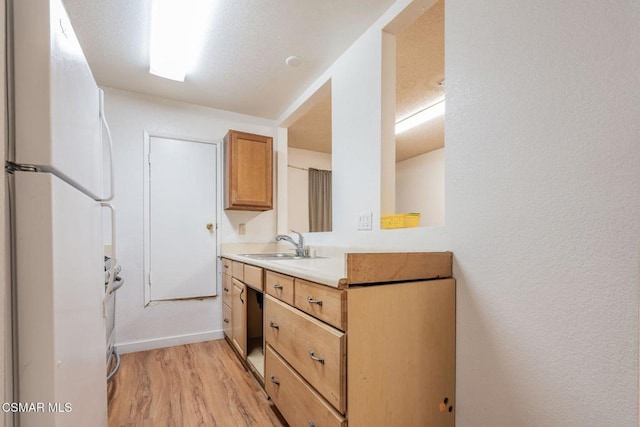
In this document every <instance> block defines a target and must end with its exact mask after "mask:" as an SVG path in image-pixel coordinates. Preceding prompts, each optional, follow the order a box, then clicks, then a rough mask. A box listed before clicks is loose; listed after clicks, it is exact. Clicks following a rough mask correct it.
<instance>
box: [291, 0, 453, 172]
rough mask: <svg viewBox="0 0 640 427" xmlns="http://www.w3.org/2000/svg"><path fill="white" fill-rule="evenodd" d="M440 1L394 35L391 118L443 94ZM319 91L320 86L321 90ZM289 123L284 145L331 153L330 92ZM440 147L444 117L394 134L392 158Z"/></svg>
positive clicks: (434, 99)
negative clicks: (394, 88) (394, 148)
mask: <svg viewBox="0 0 640 427" xmlns="http://www.w3.org/2000/svg"><path fill="white" fill-rule="evenodd" d="M443 80H444V0H439V1H438V2H436V3H435V4H434V5H433V6H432V7H430V8H429V9H427V10H426V11H425V12H424V13H423V14H421V15H420V16H419V17H418V18H417V19H416V20H415V21H414V22H413V23H411V24H410V25H408V26H407V27H406V28H404V29H403V30H402V31H400V32H399V33H398V34H396V121H398V120H401V119H403V118H405V117H408V116H410V115H412V114H414V113H415V112H417V111H420V110H422V109H423V108H425V107H428V106H430V105H432V104H434V103H435V102H437V101H438V100H440V99H442V97H444V87H443V86H441V85H440V84H439V83H440V82H442V81H443ZM323 90H324V89H323ZM311 103H312V104H313V103H315V104H314V106H313V107H311V108H310V109H309V110H308V111H307V112H306V113H305V114H304V115H302V116H301V117H300V118H298V119H297V120H296V121H295V122H294V123H293V124H292V125H291V126H289V146H290V147H295V148H302V149H305V150H312V151H321V152H324V153H330V152H331V96H330V90H329V94H328V95H325V96H323V98H322V100H321V101H318V100H317V99H314V100H313V101H312V102H311ZM442 147H444V117H439V118H436V119H433V120H431V121H429V122H427V123H424V124H422V125H420V126H417V127H415V128H413V129H411V130H408V131H406V132H404V133H402V134H400V135H397V136H396V161H402V160H406V159H409V158H411V157H415V156H418V155H420V154H424V153H428V152H429V151H433V150H436V149H438V148H442Z"/></svg>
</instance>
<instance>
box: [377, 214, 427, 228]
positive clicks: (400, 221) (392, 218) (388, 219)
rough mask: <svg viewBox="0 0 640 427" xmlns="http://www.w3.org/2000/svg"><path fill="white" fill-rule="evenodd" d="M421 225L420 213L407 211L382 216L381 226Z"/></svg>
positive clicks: (402, 226) (403, 226) (406, 226)
mask: <svg viewBox="0 0 640 427" xmlns="http://www.w3.org/2000/svg"><path fill="white" fill-rule="evenodd" d="M418 225H420V214H419V213H406V214H396V215H382V216H381V217H380V228H382V229H389V228H410V227H417V226H418Z"/></svg>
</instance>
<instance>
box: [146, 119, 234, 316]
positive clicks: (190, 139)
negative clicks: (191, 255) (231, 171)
mask: <svg viewBox="0 0 640 427" xmlns="http://www.w3.org/2000/svg"><path fill="white" fill-rule="evenodd" d="M151 138H165V139H176V140H179V141H186V142H196V143H201V144H210V145H214V146H215V150H216V161H215V165H214V166H215V168H216V183H215V189H216V200H215V207H216V208H215V210H216V223H215V227H216V228H215V230H216V232H215V234H216V235H215V240H216V253H217V254H220V218H221V217H222V197H223V194H222V192H223V188H222V178H223V176H222V167H221V165H222V162H221V160H222V157H221V156H222V139H211V140H205V139H201V138H193V137H189V136H176V135H171V134H168V133H164V132H153V131H146V130H145V131H144V138H143V157H142V163H143V173H142V175H143V187H144V189H143V205H144V208H143V211H144V213H143V220H142V229H143V268H142V283H143V284H144V306H145V307H147V306H148V305H155V304H162V303H168V302H176V301H179V300H168V301H151V284H150V281H149V277H150V274H151V230H150V226H151V197H150V196H151V189H150V175H149V173H150V169H149V149H150V144H151ZM218 264H219V263H218V262H217V260H216V265H218ZM219 270H220V269H219V268H216V296H218V295H220V283H219V282H220V281H219V280H218V277H217V276H219V274H220V271H219ZM185 301H189V299H186V300H185Z"/></svg>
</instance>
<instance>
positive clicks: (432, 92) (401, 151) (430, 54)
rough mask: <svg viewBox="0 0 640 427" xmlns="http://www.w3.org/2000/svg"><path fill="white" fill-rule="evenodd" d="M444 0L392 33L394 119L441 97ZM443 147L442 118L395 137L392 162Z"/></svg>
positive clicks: (418, 109) (411, 112)
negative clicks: (394, 44)
mask: <svg viewBox="0 0 640 427" xmlns="http://www.w3.org/2000/svg"><path fill="white" fill-rule="evenodd" d="M443 80H444V0H440V1H438V2H437V3H435V4H434V5H433V6H432V7H431V8H429V9H428V10H427V11H426V12H425V13H423V14H422V15H420V17H418V18H417V19H416V20H415V22H413V23H412V24H411V25H409V26H408V27H407V28H405V29H404V30H403V31H402V32H400V33H399V34H397V35H396V120H402V119H403V118H405V117H408V116H410V115H412V114H414V113H415V112H417V111H420V110H422V109H424V108H425V107H428V106H430V105H433V104H434V103H435V102H436V101H437V100H439V99H442V97H444V87H443V86H441V85H439V84H438V83H440V82H442V81H443ZM442 147H444V117H440V118H437V119H434V120H431V121H428V122H427V123H425V124H423V125H421V126H418V127H416V128H414V129H411V130H409V131H406V132H404V133H402V134H400V135H398V136H396V161H401V160H405V159H408V158H411V157H415V156H417V155H420V154H423V153H427V152H429V151H432V150H435V149H438V148H442Z"/></svg>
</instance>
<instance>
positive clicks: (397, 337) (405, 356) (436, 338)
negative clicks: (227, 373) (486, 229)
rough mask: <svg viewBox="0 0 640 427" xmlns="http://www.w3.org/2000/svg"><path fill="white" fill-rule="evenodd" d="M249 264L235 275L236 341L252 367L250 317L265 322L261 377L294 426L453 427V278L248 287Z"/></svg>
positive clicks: (284, 279)
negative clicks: (256, 316)
mask: <svg viewBox="0 0 640 427" xmlns="http://www.w3.org/2000/svg"><path fill="white" fill-rule="evenodd" d="M234 264H237V262H236V261H234ZM248 265H249V264H245V265H244V267H243V268H240V267H241V265H240V264H237V265H235V266H236V267H237V268H236V269H235V270H236V271H235V272H234V273H233V274H232V276H233V278H232V279H231V289H232V292H231V303H232V304H231V307H229V308H230V311H231V316H230V317H231V333H230V341H231V343H232V345H233V346H234V347H235V349H236V350H237V353H238V354H239V356H240V357H241V359H243V363H246V364H247V365H249V363H247V360H249V359H250V355H249V354H248V353H253V350H251V349H250V348H248V347H247V342H252V340H251V339H248V338H250V337H251V336H253V335H255V334H253V333H252V332H248V329H252V327H251V326H249V325H248V324H247V318H248V317H251V316H248V314H247V310H248V309H249V311H255V312H256V313H260V314H259V315H262V325H261V327H262V330H263V333H264V337H263V339H264V346H263V347H262V348H263V349H264V374H263V375H260V376H261V377H262V378H263V380H264V382H263V385H264V388H265V391H266V393H267V395H268V396H269V397H270V398H271V400H272V401H273V403H274V405H275V406H276V407H277V408H278V410H279V411H280V413H281V414H282V415H283V416H284V418H285V420H286V421H287V423H288V424H289V425H291V426H305V427H307V426H315V427H319V426H340V427H346V426H347V425H348V426H349V427H388V426H403V427H413V426H415V427H422V426H433V427H454V426H455V323H456V315H455V299H456V298H455V295H456V284H455V280H454V279H452V278H444V279H440V278H435V279H430V280H413V281H405V282H394V283H376V284H370V285H360V286H350V287H347V288H344V289H339V288H335V287H330V286H326V285H321V284H318V283H312V282H309V281H307V280H302V279H300V278H296V277H294V276H290V275H286V274H283V273H282V272H277V271H264V274H262V275H256V277H263V278H264V279H263V282H260V283H258V284H256V285H251V287H247V285H246V284H245V282H246V279H247V277H246V273H247V270H248V271H249V272H251V271H252V269H251V268H249V269H247V268H245V267H246V266H248ZM232 267H233V265H230V267H228V269H232V270H234V269H233V268H232ZM251 274H252V273H250V276H251ZM238 277H244V279H243V280H244V281H240V280H238V279H237V278H238ZM250 281H251V280H250ZM258 285H260V286H258ZM257 289H261V290H264V292H265V293H264V294H262V293H261V292H260V291H259V290H257ZM258 295H261V296H262V297H263V299H257V296H258ZM254 299H256V300H257V301H258V302H257V303H255V304H254V305H258V306H260V307H262V303H263V305H264V310H252V309H251V307H250V304H249V303H248V301H253V300H254ZM228 314H229V312H228V310H227V306H226V305H224V304H223V317H224V318H227V316H228ZM256 325H258V323H256ZM253 329H256V328H253ZM258 329H259V328H258ZM256 330H257V329H256ZM225 331H226V329H225ZM225 333H226V332H225ZM256 342H257V341H256ZM254 366H255V365H254ZM261 374H262V373H261Z"/></svg>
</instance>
